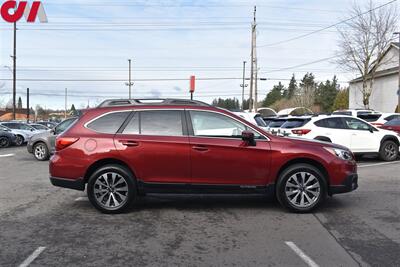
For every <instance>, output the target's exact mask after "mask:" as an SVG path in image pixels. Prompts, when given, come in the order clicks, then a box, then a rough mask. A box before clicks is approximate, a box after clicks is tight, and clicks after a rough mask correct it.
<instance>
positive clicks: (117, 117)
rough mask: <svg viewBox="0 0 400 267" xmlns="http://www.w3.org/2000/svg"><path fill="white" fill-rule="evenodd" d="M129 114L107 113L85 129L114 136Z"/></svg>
mask: <svg viewBox="0 0 400 267" xmlns="http://www.w3.org/2000/svg"><path fill="white" fill-rule="evenodd" d="M129 114H130V112H129V111H127V112H114V113H109V114H106V115H104V116H101V117H99V118H97V119H95V120H93V121H92V122H90V123H89V124H87V126H86V127H87V128H89V129H91V130H93V131H96V132H99V133H107V134H115V133H117V131H118V130H119V128H120V127H121V126H122V124H123V123H124V121H125V120H126V119H127V118H128V116H129Z"/></svg>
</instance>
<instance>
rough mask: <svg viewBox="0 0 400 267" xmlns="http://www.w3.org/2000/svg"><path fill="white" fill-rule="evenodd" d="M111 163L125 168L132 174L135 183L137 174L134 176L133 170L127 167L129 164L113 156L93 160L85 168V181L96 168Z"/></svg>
mask: <svg viewBox="0 0 400 267" xmlns="http://www.w3.org/2000/svg"><path fill="white" fill-rule="evenodd" d="M112 164H115V165H119V166H122V167H124V168H125V169H127V170H128V171H129V172H130V173H131V174H132V176H133V178H134V182H135V183H136V177H137V176H136V174H135V172H134V171H133V170H132V169H131V168H130V167H129V165H128V164H126V163H125V162H123V161H122V160H119V159H114V158H106V159H101V160H98V161H96V162H94V163H93V164H92V165H90V166H89V168H88V169H87V170H86V173H85V177H84V181H85V183H87V182H88V180H89V178H90V176H91V175H92V174H93V173H94V172H95V171H96V170H97V169H99V168H101V167H103V166H105V165H112Z"/></svg>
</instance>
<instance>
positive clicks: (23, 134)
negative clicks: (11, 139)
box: [0, 122, 38, 146]
mask: <svg viewBox="0 0 400 267" xmlns="http://www.w3.org/2000/svg"><path fill="white" fill-rule="evenodd" d="M25 126H26V127H25ZM11 127H12V128H11ZM0 130H3V131H7V132H11V133H13V134H15V136H16V141H15V145H16V146H22V145H23V144H24V143H26V142H28V139H29V138H30V137H31V136H33V135H34V134H35V133H38V131H36V130H35V129H33V128H32V127H30V126H28V125H24V124H22V126H19V125H17V126H16V125H15V123H12V124H10V123H7V122H2V123H0Z"/></svg>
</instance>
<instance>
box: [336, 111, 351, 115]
mask: <svg viewBox="0 0 400 267" xmlns="http://www.w3.org/2000/svg"><path fill="white" fill-rule="evenodd" d="M332 114H334V115H346V116H351V115H352V114H351V112H350V111H335V112H333V113H332Z"/></svg>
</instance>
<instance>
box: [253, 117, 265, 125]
mask: <svg viewBox="0 0 400 267" xmlns="http://www.w3.org/2000/svg"><path fill="white" fill-rule="evenodd" d="M254 119H255V120H256V122H257V125H258V126H261V127H267V125H266V124H265V121H264V120H263V118H262V117H261V116H255V117H254Z"/></svg>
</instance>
